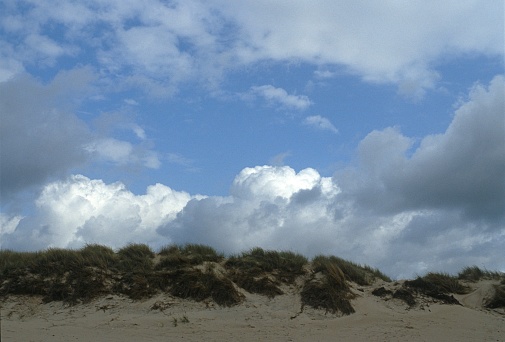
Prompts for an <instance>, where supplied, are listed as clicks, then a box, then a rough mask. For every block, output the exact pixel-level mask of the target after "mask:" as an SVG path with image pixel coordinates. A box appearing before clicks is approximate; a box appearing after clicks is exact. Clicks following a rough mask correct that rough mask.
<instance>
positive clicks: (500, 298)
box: [486, 280, 505, 309]
mask: <svg viewBox="0 0 505 342" xmlns="http://www.w3.org/2000/svg"><path fill="white" fill-rule="evenodd" d="M494 290H495V292H494V295H493V297H492V298H491V299H490V300H489V302H488V303H487V304H486V307H487V308H490V309H497V308H505V281H504V280H502V282H501V284H500V285H495V287H494Z"/></svg>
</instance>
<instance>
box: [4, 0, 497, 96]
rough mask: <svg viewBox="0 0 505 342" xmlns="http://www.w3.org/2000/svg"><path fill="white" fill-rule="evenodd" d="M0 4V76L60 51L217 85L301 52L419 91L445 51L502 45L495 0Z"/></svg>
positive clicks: (114, 74)
mask: <svg viewBox="0 0 505 342" xmlns="http://www.w3.org/2000/svg"><path fill="white" fill-rule="evenodd" d="M0 9H2V12H3V18H0V19H2V20H1V21H0V30H1V31H2V32H3V34H4V36H5V37H6V38H8V39H7V40H6V41H1V40H0V47H1V49H0V51H1V53H0V81H3V80H6V79H9V78H10V77H12V76H13V75H15V74H17V73H19V72H20V71H22V70H24V69H26V68H29V67H31V66H32V65H33V63H35V64H36V65H37V66H38V67H51V66H54V64H55V63H56V61H58V60H62V59H67V60H73V61H75V62H76V64H79V63H84V64H91V65H93V66H95V67H96V69H97V70H100V73H101V78H102V80H103V81H104V83H108V84H109V85H110V87H111V88H122V89H127V88H129V87H135V86H140V87H141V88H142V89H144V90H145V91H146V93H148V94H151V95H154V96H156V95H162V96H165V95H167V94H172V93H174V92H176V91H177V89H178V86H179V85H180V84H181V83H184V82H188V81H195V82H203V83H204V84H205V85H206V86H211V87H213V86H215V85H216V84H219V82H220V80H221V78H222V76H223V75H224V74H225V73H227V72H228V71H230V70H234V69H237V68H243V67H248V66H250V65H253V64H254V63H261V62H270V61H275V62H296V63H298V62H303V63H309V64H310V65H313V66H315V67H320V68H321V70H317V72H318V74H319V75H331V74H332V73H334V72H335V71H338V72H342V71H345V72H350V73H353V74H356V75H358V76H360V77H362V78H363V79H364V80H367V81H370V82H380V83H383V82H386V83H393V84H397V85H398V87H399V91H400V92H402V93H405V94H408V95H410V96H415V97H419V96H422V95H423V93H424V91H425V89H430V88H433V87H434V86H435V84H436V83H437V80H438V79H439V75H438V73H437V70H436V69H435V68H434V65H435V64H436V62H437V61H438V59H439V58H440V57H441V56H447V55H448V52H450V55H451V56H458V55H468V54H482V55H485V56H492V57H498V56H503V49H502V46H503V2H502V1H499V0H496V1H495V0H489V1H486V5H485V6H483V5H482V3H481V1H438V2H430V3H429V4H427V3H426V2H425V1H409V2H408V3H403V2H398V1H391V0H388V1H380V2H356V1H353V0H345V1H333V0H317V1H310V2H308V1H292V2H289V1H265V0H256V1H240V2H234V1H223V0H211V1H199V0H184V1H170V2H168V3H167V2H166V1H157V0H149V1H139V2H135V1H120V0H115V1H107V2H104V1H96V0H93V1H85V2H69V1H50V2H48V1H39V0H36V1H34V0H31V1H7V2H3V3H2V5H1V7H0ZM314 23H317V24H314ZM469 23H471V24H469ZM500 28H501V29H500ZM60 29H61V32H60ZM81 44H85V46H83V45H81ZM34 61H35V62H34ZM274 96H278V95H274ZM297 101H299V100H297ZM296 105H299V104H296Z"/></svg>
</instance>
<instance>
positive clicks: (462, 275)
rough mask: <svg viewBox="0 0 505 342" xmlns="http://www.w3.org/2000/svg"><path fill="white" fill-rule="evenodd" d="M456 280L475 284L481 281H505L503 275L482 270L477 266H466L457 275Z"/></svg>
mask: <svg viewBox="0 0 505 342" xmlns="http://www.w3.org/2000/svg"><path fill="white" fill-rule="evenodd" d="M458 279H460V280H467V281H472V282H476V281H479V280H481V279H498V280H499V279H505V275H504V274H503V273H500V272H492V271H488V270H483V269H481V268H480V267H478V266H468V267H465V268H463V269H462V270H461V272H459V273H458Z"/></svg>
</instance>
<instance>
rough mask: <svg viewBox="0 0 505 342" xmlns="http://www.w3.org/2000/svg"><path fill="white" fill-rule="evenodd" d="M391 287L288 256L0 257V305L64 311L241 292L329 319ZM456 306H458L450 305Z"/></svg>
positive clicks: (499, 293) (329, 262)
mask: <svg viewBox="0 0 505 342" xmlns="http://www.w3.org/2000/svg"><path fill="white" fill-rule="evenodd" d="M487 278H491V279H500V278H501V279H503V275H502V274H500V273H497V272H489V271H482V270H480V269H479V268H477V267H469V268H465V269H464V270H463V271H462V272H461V273H460V274H459V275H458V277H454V276H449V275H446V274H438V273H429V274H427V275H426V276H424V277H418V278H417V279H415V280H412V281H407V282H405V285H404V286H403V287H402V288H400V289H397V290H396V291H395V292H393V291H390V290H386V289H384V288H379V289H376V290H374V294H376V295H378V296H381V297H384V296H391V297H393V298H399V299H402V300H404V301H405V302H406V303H408V304H409V306H413V305H415V304H416V302H415V295H418V294H423V295H427V296H431V297H433V298H437V299H438V300H440V301H442V302H446V303H454V301H455V299H454V298H453V297H452V296H451V295H450V294H451V293H465V292H466V291H468V288H467V287H466V286H464V285H462V283H461V281H478V280H479V279H487ZM377 279H381V280H383V281H386V282H390V281H391V279H389V277H387V276H386V275H384V274H383V273H381V272H380V271H379V270H377V269H373V268H370V267H368V266H361V265H359V264H355V263H352V262H350V261H346V260H343V259H341V258H338V257H335V256H317V257H315V258H313V259H312V260H311V262H309V260H307V258H305V257H304V256H302V255H300V254H297V253H293V252H289V251H280V252H279V251H269V250H263V249H261V248H253V249H251V250H249V251H247V252H243V253H241V254H239V255H234V256H231V257H228V258H225V256H224V255H223V254H222V253H218V252H216V251H215V250H214V249H213V248H211V247H209V246H205V245H199V244H187V245H170V246H166V247H164V248H162V249H161V250H159V251H158V253H155V252H154V251H152V250H151V248H150V247H149V246H147V245H145V244H130V245H127V246H125V247H123V248H121V249H119V250H117V251H114V250H112V249H111V248H109V247H106V246H101V245H96V244H91V245H87V246H85V247H84V248H82V249H79V250H69V249H59V248H50V249H47V250H45V251H39V252H13V251H9V250H3V251H0V298H2V297H6V296H9V295H38V296H41V297H42V298H43V300H44V301H45V302H50V301H63V302H65V303H67V304H69V305H75V304H78V303H85V302H89V301H91V300H93V299H94V298H97V297H100V296H104V295H110V294H117V295H124V296H127V297H129V298H131V299H135V300H139V299H143V298H149V297H152V296H154V295H156V294H158V293H167V294H170V295H172V296H175V297H179V298H184V299H191V300H195V301H204V300H212V301H214V302H215V303H217V304H218V305H221V306H233V305H237V304H239V303H241V302H242V301H243V300H244V298H245V294H246V292H249V293H256V294H259V295H263V296H267V297H269V298H274V297H275V296H278V295H282V294H284V293H285V292H286V291H289V292H291V293H299V294H300V296H301V303H302V310H303V308H304V307H312V308H315V309H322V310H325V311H326V312H330V313H333V314H344V315H348V314H351V313H353V312H354V308H353V307H352V305H351V300H352V299H353V298H355V297H356V293H355V292H353V290H352V287H351V283H355V284H357V285H358V286H368V285H372V284H374V282H375V281H377ZM504 293H505V283H504V281H503V280H502V283H501V285H499V286H497V287H496V295H495V298H493V299H492V300H491V301H490V302H489V303H488V307H490V308H495V307H503V306H504V304H503V302H504ZM455 303H457V301H456V302H455Z"/></svg>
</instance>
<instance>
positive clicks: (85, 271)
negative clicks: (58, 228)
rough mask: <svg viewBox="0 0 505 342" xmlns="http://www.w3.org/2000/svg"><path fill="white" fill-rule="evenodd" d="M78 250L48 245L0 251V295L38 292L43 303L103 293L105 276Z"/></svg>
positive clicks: (82, 299)
mask: <svg viewBox="0 0 505 342" xmlns="http://www.w3.org/2000/svg"><path fill="white" fill-rule="evenodd" d="M85 255H86V254H84V255H83V253H81V251H75V250H67V249H59V248H49V249H47V250H45V251H42V252H36V253H23V252H10V251H3V252H2V253H1V254H0V260H1V261H0V264H1V265H2V266H1V273H2V278H3V279H6V280H5V281H3V282H2V284H0V285H1V288H0V295H6V294H9V293H12V294H20V295H33V294H36V295H41V296H43V300H44V301H45V302H50V301H56V300H58V301H64V302H67V303H69V304H75V303H78V302H86V301H90V300H91V299H93V298H95V297H97V296H99V295H101V294H103V293H104V292H105V285H104V279H105V275H104V274H103V273H101V272H97V271H95V269H94V268H97V267H96V265H94V264H93V262H92V261H91V259H90V260H88V259H86V258H85V257H84V256H85Z"/></svg>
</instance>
